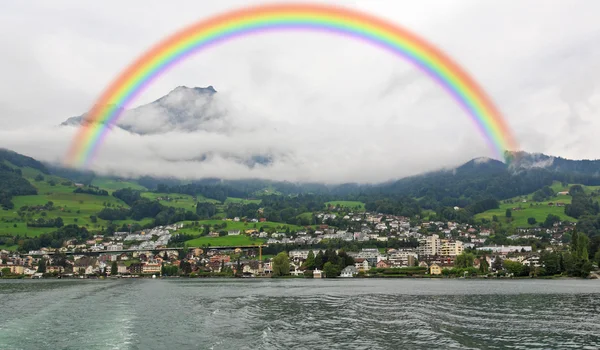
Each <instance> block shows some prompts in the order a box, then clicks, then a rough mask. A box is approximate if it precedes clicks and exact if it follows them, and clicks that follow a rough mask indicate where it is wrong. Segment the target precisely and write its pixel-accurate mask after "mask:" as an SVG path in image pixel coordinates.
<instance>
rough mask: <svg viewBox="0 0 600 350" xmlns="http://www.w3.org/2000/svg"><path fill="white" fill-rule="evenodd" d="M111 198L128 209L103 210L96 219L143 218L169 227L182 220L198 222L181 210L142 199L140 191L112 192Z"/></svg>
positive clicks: (195, 218) (137, 219)
mask: <svg viewBox="0 0 600 350" xmlns="http://www.w3.org/2000/svg"><path fill="white" fill-rule="evenodd" d="M113 196H114V197H116V198H119V199H121V200H122V201H123V202H125V203H127V204H128V205H129V206H130V208H129V209H127V208H104V209H102V210H101V211H100V212H98V215H97V216H98V218H100V219H103V220H107V221H115V220H125V219H129V218H130V219H132V220H136V221H139V220H141V219H144V218H154V220H153V225H154V226H160V225H169V224H173V223H176V222H179V221H184V220H199V216H198V215H197V214H196V213H193V212H191V211H189V210H185V209H183V208H173V207H168V206H165V205H162V204H160V203H159V202H158V201H155V200H151V199H148V198H143V197H142V196H141V193H140V191H137V190H133V189H131V188H125V189H120V190H117V191H115V192H113Z"/></svg>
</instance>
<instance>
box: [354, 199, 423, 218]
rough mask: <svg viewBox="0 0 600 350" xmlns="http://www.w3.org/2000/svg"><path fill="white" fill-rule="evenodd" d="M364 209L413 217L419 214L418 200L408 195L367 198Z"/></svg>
mask: <svg viewBox="0 0 600 350" xmlns="http://www.w3.org/2000/svg"><path fill="white" fill-rule="evenodd" d="M365 209H366V210H367V211H374V212H377V213H382V214H391V215H400V216H407V217H414V216H415V215H420V214H421V206H420V204H419V202H418V201H416V200H414V199H412V198H409V197H391V198H381V199H375V200H374V199H372V198H371V199H367V200H366V201H365Z"/></svg>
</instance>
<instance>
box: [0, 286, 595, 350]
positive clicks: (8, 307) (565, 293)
mask: <svg viewBox="0 0 600 350" xmlns="http://www.w3.org/2000/svg"><path fill="white" fill-rule="evenodd" d="M431 348H438V349H449V348H459V349H549V348H553V349H570V348H572V349H599V348H600V281H598V280H434V279H432V280H429V279H395V280H375V279H336V280H270V279H252V280H250V279H242V280H238V279H230V280H226V279H220V280H214V279H213V280H200V279H194V280H190V279H178V280H150V279H140V280H125V279H123V280H27V281H0V349H177V350H180V349H431Z"/></svg>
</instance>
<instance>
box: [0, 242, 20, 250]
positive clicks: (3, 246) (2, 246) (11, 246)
mask: <svg viewBox="0 0 600 350" xmlns="http://www.w3.org/2000/svg"><path fill="white" fill-rule="evenodd" d="M18 248H19V246H18V245H16V244H15V245H10V246H8V245H0V250H8V251H11V252H14V251H16V250H17V249H18Z"/></svg>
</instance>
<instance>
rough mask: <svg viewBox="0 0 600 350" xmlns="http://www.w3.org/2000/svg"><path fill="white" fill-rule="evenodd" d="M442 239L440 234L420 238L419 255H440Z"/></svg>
mask: <svg viewBox="0 0 600 350" xmlns="http://www.w3.org/2000/svg"><path fill="white" fill-rule="evenodd" d="M440 248H441V240H440V236H438V235H431V236H428V237H424V238H421V239H420V240H419V248H418V252H419V255H439V252H440Z"/></svg>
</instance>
